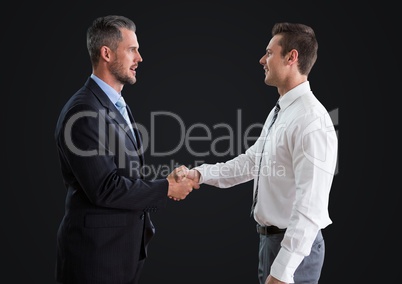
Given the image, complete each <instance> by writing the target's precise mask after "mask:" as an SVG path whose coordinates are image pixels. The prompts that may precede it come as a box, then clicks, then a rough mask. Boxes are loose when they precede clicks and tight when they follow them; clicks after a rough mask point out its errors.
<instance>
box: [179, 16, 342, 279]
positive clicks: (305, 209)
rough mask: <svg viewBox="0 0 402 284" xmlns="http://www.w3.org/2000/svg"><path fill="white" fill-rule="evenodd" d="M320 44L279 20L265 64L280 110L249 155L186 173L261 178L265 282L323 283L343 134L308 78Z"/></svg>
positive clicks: (222, 181) (218, 178) (228, 183)
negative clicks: (324, 232)
mask: <svg viewBox="0 0 402 284" xmlns="http://www.w3.org/2000/svg"><path fill="white" fill-rule="evenodd" d="M317 49H318V43H317V40H316V37H315V34H314V31H313V30H312V29H311V28H310V27H308V26H306V25H303V24H294V23H277V24H275V25H274V27H273V29H272V38H271V40H270V42H269V44H268V46H267V48H266V54H265V55H264V56H263V57H262V58H261V59H260V63H261V65H262V66H263V67H264V70H265V83H266V84H267V85H268V86H274V87H276V88H277V90H278V93H279V99H278V103H277V104H278V105H279V108H277V109H276V113H275V110H274V109H272V111H271V112H270V113H269V115H268V117H267V120H266V122H265V124H264V128H263V130H262V132H261V135H260V137H259V138H258V140H257V141H256V142H255V144H254V145H252V146H251V147H250V148H249V149H247V151H246V152H245V153H244V154H240V155H239V156H237V157H236V158H234V159H231V160H229V161H226V162H224V163H216V164H202V165H201V166H198V167H195V168H193V169H191V170H188V169H187V170H185V171H184V172H180V173H179V174H181V175H185V176H186V177H187V178H191V179H194V180H195V181H196V182H198V183H199V184H202V183H204V184H208V185H213V186H216V187H219V188H227V187H232V186H235V185H237V184H240V183H244V182H247V181H250V180H251V179H254V195H253V201H256V203H255V206H254V202H253V207H252V212H251V214H252V215H253V216H254V218H255V220H256V222H257V232H258V233H259V234H260V248H259V267H258V277H259V281H260V284H264V283H265V284H274V283H304V284H307V283H308V284H313V283H318V280H319V278H320V273H321V270H322V266H323V262H324V253H325V245H324V239H323V236H322V233H321V229H323V228H325V227H326V226H328V225H329V224H331V223H332V221H331V219H330V217H329V213H328V201H329V194H330V188H331V185H332V181H333V177H334V173H335V169H336V163H337V148H338V140H337V136H336V132H335V128H334V126H333V123H332V121H331V118H330V116H329V114H328V111H327V110H326V109H325V107H324V106H323V105H322V104H321V103H320V102H319V100H318V99H317V98H316V97H315V96H314V94H313V92H312V91H311V89H310V83H309V81H308V74H309V73H310V71H311V68H312V67H313V65H314V63H315V61H316V59H317ZM274 116H275V118H276V120H274V121H273V119H274ZM272 123H273V124H272ZM271 124H272V126H271V127H270V125H271ZM180 177H181V176H178V177H177V178H178V179H180Z"/></svg>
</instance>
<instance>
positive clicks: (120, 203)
mask: <svg viewBox="0 0 402 284" xmlns="http://www.w3.org/2000/svg"><path fill="white" fill-rule="evenodd" d="M99 116H101V114H100V111H98V110H97V109H96V108H94V107H92V108H91V107H88V105H84V104H82V105H78V106H75V107H74V108H73V109H70V110H69V111H68V114H67V115H66V118H67V119H65V120H64V121H63V122H62V127H61V128H60V130H59V133H57V134H56V140H57V145H58V150H59V155H60V161H61V167H62V173H63V177H64V180H65V183H66V185H67V186H68V187H70V186H72V187H74V188H76V189H82V191H83V192H84V193H85V195H86V196H87V198H88V199H89V200H90V202H91V203H93V204H94V205H97V206H103V207H109V208H119V209H128V210H139V211H141V210H146V209H147V208H148V207H153V208H156V207H165V206H166V201H167V190H168V181H167V180H166V179H164V178H162V179H155V180H145V179H142V178H140V177H139V176H138V175H137V176H136V175H134V177H132V176H130V171H131V172H132V171H138V170H139V169H138V168H137V169H132V168H130V166H132V165H130V164H128V163H127V165H125V167H121V166H119V163H118V161H119V158H121V157H119V156H118V155H121V151H120V152H119V151H118V150H116V149H114V148H113V147H112V146H116V145H117V144H118V143H117V142H116V141H113V139H111V137H112V136H113V137H116V136H115V132H114V131H111V130H110V129H106V131H105V130H102V128H101V127H99ZM105 116H107V115H105ZM105 119H106V118H105ZM106 120H107V119H106ZM101 131H105V132H104V133H101ZM109 132H110V133H109ZM105 133H106V134H105ZM102 135H103V136H104V137H103V136H102ZM100 137H103V138H102V139H100ZM105 137H106V139H104V138H105ZM112 144H114V145H112ZM124 155H128V154H127V153H124ZM131 155H133V156H132V159H133V160H135V161H139V160H138V156H135V154H133V153H131ZM123 158H124V159H127V156H124V157H123ZM129 158H130V159H131V157H129ZM134 164H135V163H134ZM137 166H139V164H137Z"/></svg>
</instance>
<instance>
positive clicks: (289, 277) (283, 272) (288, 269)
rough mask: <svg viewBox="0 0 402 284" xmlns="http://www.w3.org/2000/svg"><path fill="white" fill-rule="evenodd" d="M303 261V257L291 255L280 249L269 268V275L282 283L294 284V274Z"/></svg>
mask: <svg viewBox="0 0 402 284" xmlns="http://www.w3.org/2000/svg"><path fill="white" fill-rule="evenodd" d="M303 259H304V256H303V255H298V254H295V253H291V252H289V251H287V250H286V249H284V248H281V249H280V250H279V253H278V255H277V256H276V258H275V261H274V263H273V264H272V266H271V272H270V274H271V275H272V276H273V277H275V278H277V279H279V280H281V281H283V282H286V283H294V279H293V277H294V273H295V271H296V269H297V267H298V266H299V265H300V263H301V262H302V261H303Z"/></svg>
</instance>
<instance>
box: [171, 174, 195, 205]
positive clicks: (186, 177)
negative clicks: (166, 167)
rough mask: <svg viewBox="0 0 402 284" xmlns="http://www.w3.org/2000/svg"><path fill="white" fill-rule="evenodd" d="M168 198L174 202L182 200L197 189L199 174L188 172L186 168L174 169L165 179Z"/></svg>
mask: <svg viewBox="0 0 402 284" xmlns="http://www.w3.org/2000/svg"><path fill="white" fill-rule="evenodd" d="M167 180H168V182H169V189H168V196H169V198H170V199H173V200H175V201H180V200H183V199H185V198H186V197H187V195H188V194H190V193H191V192H192V191H193V189H199V188H200V185H199V172H198V171H196V170H189V169H188V168H187V167H186V166H180V167H177V168H175V169H174V170H173V171H172V172H171V173H170V174H169V175H168V177H167Z"/></svg>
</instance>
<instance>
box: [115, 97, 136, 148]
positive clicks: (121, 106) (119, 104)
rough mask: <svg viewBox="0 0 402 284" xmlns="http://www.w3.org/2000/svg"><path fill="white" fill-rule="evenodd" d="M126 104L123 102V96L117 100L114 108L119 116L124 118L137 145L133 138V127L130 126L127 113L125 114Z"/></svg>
mask: <svg viewBox="0 0 402 284" xmlns="http://www.w3.org/2000/svg"><path fill="white" fill-rule="evenodd" d="M126 106H127V104H126V102H125V101H124V98H123V96H120V98H119V100H118V101H117V102H116V107H117V109H118V110H119V111H120V113H121V115H122V116H123V117H124V119H125V120H126V122H127V124H128V126H129V127H130V130H131V133H133V136H134V140H135V142H136V143H137V140H136V138H135V134H134V130H133V125H132V124H131V121H130V119H129V118H128V112H127V107H126Z"/></svg>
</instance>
